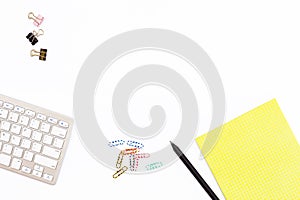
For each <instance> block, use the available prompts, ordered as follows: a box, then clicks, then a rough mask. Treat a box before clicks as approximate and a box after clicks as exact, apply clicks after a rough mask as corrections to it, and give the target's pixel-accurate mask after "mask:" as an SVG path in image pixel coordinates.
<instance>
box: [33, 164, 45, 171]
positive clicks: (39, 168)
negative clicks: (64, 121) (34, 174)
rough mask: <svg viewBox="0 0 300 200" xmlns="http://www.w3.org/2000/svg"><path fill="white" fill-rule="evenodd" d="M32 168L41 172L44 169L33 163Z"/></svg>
mask: <svg viewBox="0 0 300 200" xmlns="http://www.w3.org/2000/svg"><path fill="white" fill-rule="evenodd" d="M33 169H34V170H36V171H39V172H43V171H44V167H42V166H40V165H34V168H33Z"/></svg>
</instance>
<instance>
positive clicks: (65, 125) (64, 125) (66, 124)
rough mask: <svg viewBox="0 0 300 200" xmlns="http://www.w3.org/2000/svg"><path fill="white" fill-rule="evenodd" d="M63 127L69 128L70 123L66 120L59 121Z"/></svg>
mask: <svg viewBox="0 0 300 200" xmlns="http://www.w3.org/2000/svg"><path fill="white" fill-rule="evenodd" d="M58 124H59V125H60V126H61V127H64V128H68V127H69V124H68V123H67V122H64V121H59V123H58Z"/></svg>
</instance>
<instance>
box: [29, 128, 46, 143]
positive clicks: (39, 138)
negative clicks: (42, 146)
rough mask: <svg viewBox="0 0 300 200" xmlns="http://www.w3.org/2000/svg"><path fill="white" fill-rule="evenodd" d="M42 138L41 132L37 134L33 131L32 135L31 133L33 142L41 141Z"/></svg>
mask: <svg viewBox="0 0 300 200" xmlns="http://www.w3.org/2000/svg"><path fill="white" fill-rule="evenodd" d="M42 136H43V134H42V133H41V132H38V131H33V133H32V137H31V138H32V139H33V140H35V141H38V142H39V141H41V139H42Z"/></svg>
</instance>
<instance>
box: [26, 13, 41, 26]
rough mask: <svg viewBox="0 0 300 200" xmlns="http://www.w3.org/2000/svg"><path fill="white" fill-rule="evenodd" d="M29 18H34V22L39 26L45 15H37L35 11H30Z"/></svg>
mask: <svg viewBox="0 0 300 200" xmlns="http://www.w3.org/2000/svg"><path fill="white" fill-rule="evenodd" d="M28 19H32V20H33V24H34V25H35V26H37V27H39V26H40V25H41V24H42V23H43V21H44V17H43V16H41V15H38V16H35V15H34V14H33V12H30V13H29V14H28Z"/></svg>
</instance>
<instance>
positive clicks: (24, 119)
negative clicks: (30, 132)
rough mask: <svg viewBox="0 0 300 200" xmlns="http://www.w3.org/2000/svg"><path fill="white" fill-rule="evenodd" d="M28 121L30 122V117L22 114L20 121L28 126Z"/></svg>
mask: <svg viewBox="0 0 300 200" xmlns="http://www.w3.org/2000/svg"><path fill="white" fill-rule="evenodd" d="M28 122H29V118H28V117H26V116H21V117H20V120H19V123H20V124H21V125H23V126H27V125H28Z"/></svg>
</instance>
